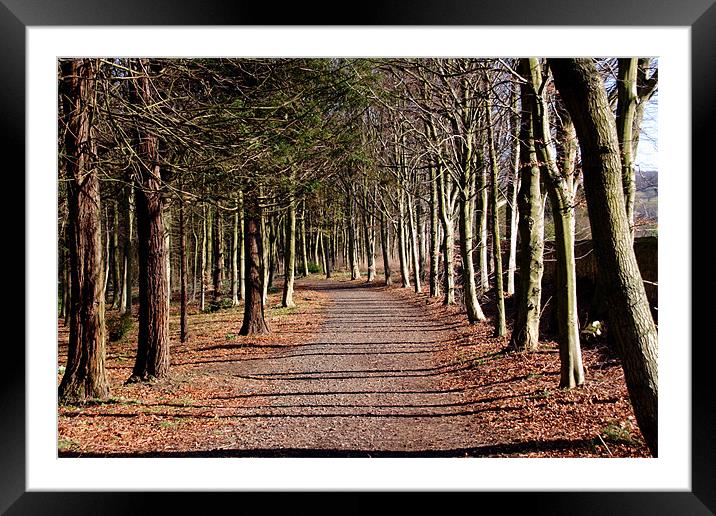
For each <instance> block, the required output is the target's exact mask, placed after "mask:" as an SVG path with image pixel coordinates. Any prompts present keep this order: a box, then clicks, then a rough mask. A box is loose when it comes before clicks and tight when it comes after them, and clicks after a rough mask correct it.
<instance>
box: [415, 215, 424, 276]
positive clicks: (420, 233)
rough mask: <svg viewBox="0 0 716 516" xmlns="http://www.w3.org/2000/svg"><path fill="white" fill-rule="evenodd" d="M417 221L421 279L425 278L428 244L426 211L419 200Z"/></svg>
mask: <svg viewBox="0 0 716 516" xmlns="http://www.w3.org/2000/svg"><path fill="white" fill-rule="evenodd" d="M415 213H416V222H417V231H418V249H419V252H420V280H421V281H423V280H424V279H425V262H426V261H427V246H426V245H425V212H424V210H423V203H422V202H420V201H418V205H417V209H416V212H415Z"/></svg>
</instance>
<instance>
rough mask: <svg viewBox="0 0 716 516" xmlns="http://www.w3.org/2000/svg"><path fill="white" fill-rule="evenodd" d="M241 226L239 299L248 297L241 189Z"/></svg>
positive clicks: (242, 193) (242, 194)
mask: <svg viewBox="0 0 716 516" xmlns="http://www.w3.org/2000/svg"><path fill="white" fill-rule="evenodd" d="M239 227H240V228H241V238H239V299H242V300H244V299H246V259H245V257H246V238H244V228H245V227H246V221H245V210H244V192H242V191H241V190H239Z"/></svg>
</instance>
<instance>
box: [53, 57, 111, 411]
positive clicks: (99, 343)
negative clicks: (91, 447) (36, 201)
mask: <svg viewBox="0 0 716 516" xmlns="http://www.w3.org/2000/svg"><path fill="white" fill-rule="evenodd" d="M60 66H61V71H62V82H61V85H60V87H61V94H62V104H63V113H64V116H63V118H64V120H63V121H64V124H65V127H66V131H64V134H65V153H66V156H67V158H66V159H67V162H66V170H67V175H68V177H69V178H70V182H69V184H68V211H69V214H68V217H69V226H68V230H69V251H70V283H71V286H70V288H71V290H72V293H71V296H70V299H71V301H70V302H71V306H70V340H69V346H68V350H67V365H66V368H65V374H64V375H63V377H62V381H61V382H60V386H59V389H58V395H59V401H60V403H67V402H73V401H83V400H86V399H88V398H106V397H107V396H109V384H108V383H107V376H106V372H105V367H104V359H105V326H104V292H103V291H102V243H101V242H102V241H101V234H100V214H101V211H100V210H101V205H100V191H99V178H98V173H97V169H96V168H95V166H94V163H93V162H92V160H93V159H94V156H95V154H96V143H95V139H94V127H93V119H94V109H95V108H94V104H93V102H94V89H95V75H96V73H97V63H96V61H95V60H93V59H72V60H62V61H60Z"/></svg>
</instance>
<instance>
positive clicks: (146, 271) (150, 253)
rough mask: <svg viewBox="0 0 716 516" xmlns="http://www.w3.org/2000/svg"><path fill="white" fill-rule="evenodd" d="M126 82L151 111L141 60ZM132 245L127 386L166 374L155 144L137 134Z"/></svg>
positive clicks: (162, 255) (163, 262) (164, 268)
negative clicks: (134, 337)
mask: <svg viewBox="0 0 716 516" xmlns="http://www.w3.org/2000/svg"><path fill="white" fill-rule="evenodd" d="M133 64H134V65H136V66H137V69H135V72H136V73H137V76H136V77H134V78H133V79H132V80H131V81H130V86H131V89H132V98H133V101H134V102H135V103H136V104H138V105H139V107H140V109H142V110H150V109H151V107H150V106H151V105H152V104H153V102H152V99H151V91H152V88H151V86H150V79H149V66H148V63H147V60H146V59H138V60H137V61H135V62H134V63H133ZM135 138H136V143H135V145H136V147H137V149H136V153H137V156H138V158H139V163H138V166H137V170H136V171H135V174H136V180H137V186H138V188H137V199H136V203H137V242H138V246H139V336H138V341H137V358H136V361H135V363H134V368H133V370H132V377H131V378H130V380H147V379H151V378H162V377H164V376H167V375H168V373H169V302H168V297H167V290H168V289H167V262H166V249H165V246H164V221H163V204H164V202H163V199H162V195H161V186H162V183H161V181H162V180H161V171H160V168H159V161H160V160H159V139H158V138H157V136H156V135H154V134H152V133H151V132H149V131H147V130H146V129H145V128H143V127H141V125H139V126H138V127H137V128H136V135H135Z"/></svg>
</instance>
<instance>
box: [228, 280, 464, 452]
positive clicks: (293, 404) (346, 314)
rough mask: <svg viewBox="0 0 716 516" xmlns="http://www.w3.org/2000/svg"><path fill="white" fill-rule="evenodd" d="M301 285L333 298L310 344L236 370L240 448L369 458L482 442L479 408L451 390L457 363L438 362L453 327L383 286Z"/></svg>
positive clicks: (254, 360)
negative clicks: (242, 405)
mask: <svg viewBox="0 0 716 516" xmlns="http://www.w3.org/2000/svg"><path fill="white" fill-rule="evenodd" d="M303 285H304V286H306V287H308V288H311V289H315V290H323V291H325V292H326V293H327V294H329V295H330V297H331V303H330V305H329V306H328V307H327V311H328V316H327V319H326V321H325V323H324V324H323V326H322V327H321V329H320V331H319V332H318V333H317V334H316V335H315V336H314V337H313V339H312V340H311V342H310V343H307V344H304V345H302V346H300V347H298V348H293V349H291V350H283V351H278V352H275V353H271V354H270V355H267V356H266V357H265V358H263V357H261V358H254V359H252V360H246V361H242V362H240V363H238V364H234V365H232V366H231V367H232V368H233V369H234V371H235V373H234V374H236V375H237V376H239V377H240V378H241V379H242V380H243V382H242V383H243V387H244V393H245V396H246V398H247V399H246V401H247V405H248V406H247V407H246V412H247V414H246V415H247V416H249V415H250V417H248V418H246V419H245V420H243V421H242V422H240V423H239V424H238V425H237V426H236V437H237V439H236V442H235V448H236V449H242V448H244V449H245V448H246V447H247V446H248V447H256V448H261V449H263V450H269V449H277V448H283V449H286V450H287V451H288V450H293V451H294V452H298V451H299V450H300V449H306V450H312V451H313V453H316V454H321V453H322V452H323V453H328V454H330V453H332V452H333V453H337V454H339V455H341V454H345V452H348V451H350V452H355V453H356V454H358V455H360V454H361V452H365V454H366V455H367V454H368V452H369V451H376V452H381V451H382V452H389V451H396V452H420V451H426V452H428V451H430V450H434V451H438V450H450V449H453V450H455V449H461V448H464V447H466V446H474V445H475V442H474V439H473V436H472V435H471V433H472V430H471V429H470V426H471V425H469V424H468V421H467V420H469V419H470V417H471V416H473V415H474V414H475V413H476V411H475V410H474V407H473V406H472V405H471V404H470V403H466V401H465V399H464V393H463V391H462V389H455V388H452V389H451V388H449V387H447V386H445V384H444V382H443V381H442V379H441V377H442V376H444V375H445V374H446V373H447V372H449V371H450V370H451V369H454V368H455V366H454V365H453V364H441V363H439V362H438V361H437V357H436V352H437V351H439V350H440V349H441V347H442V346H445V345H446V344H445V342H446V341H448V340H449V338H450V337H451V335H452V330H451V327H450V326H449V325H446V324H442V323H438V322H435V321H433V320H431V319H430V318H428V317H427V316H426V313H425V308H424V307H421V306H419V305H416V304H411V303H407V302H406V301H405V300H404V299H400V298H398V297H395V296H393V295H391V294H390V293H388V292H386V291H385V290H384V289H383V288H381V287H375V286H371V285H367V284H366V285H359V284H356V283H338V282H315V283H310V284H306V283H304V284H303ZM256 416H258V417H256Z"/></svg>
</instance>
